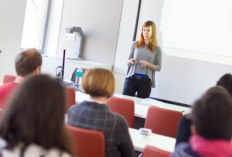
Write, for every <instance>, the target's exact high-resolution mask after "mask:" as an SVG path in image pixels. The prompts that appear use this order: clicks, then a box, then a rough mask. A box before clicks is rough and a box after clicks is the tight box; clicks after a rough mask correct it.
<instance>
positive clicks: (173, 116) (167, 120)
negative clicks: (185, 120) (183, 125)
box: [144, 106, 182, 137]
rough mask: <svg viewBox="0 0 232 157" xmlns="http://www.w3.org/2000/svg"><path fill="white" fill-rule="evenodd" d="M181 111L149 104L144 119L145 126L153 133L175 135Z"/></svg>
mask: <svg viewBox="0 0 232 157" xmlns="http://www.w3.org/2000/svg"><path fill="white" fill-rule="evenodd" d="M181 117H182V112H179V111H173V110H168V109H164V108H159V107H155V106H150V107H149V109H148V112H147V117H146V120H145V126H144V127H145V128H149V129H151V130H152V132H153V133H156V134H161V135H164V136H169V137H175V136H176V132H177V129H178V125H179V121H180V119H181Z"/></svg>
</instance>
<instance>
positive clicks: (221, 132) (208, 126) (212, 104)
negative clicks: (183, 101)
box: [191, 86, 232, 140]
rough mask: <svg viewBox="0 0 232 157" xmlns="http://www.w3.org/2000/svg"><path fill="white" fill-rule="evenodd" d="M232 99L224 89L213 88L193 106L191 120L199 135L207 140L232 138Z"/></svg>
mask: <svg viewBox="0 0 232 157" xmlns="http://www.w3.org/2000/svg"><path fill="white" fill-rule="evenodd" d="M231 113H232V98H231V96H230V95H229V93H228V92H227V91H226V90H225V89H224V88H222V87H220V86H216V87H212V88H210V89H209V90H207V91H206V93H205V94H204V95H203V96H202V97H201V98H200V99H199V100H197V101H196V102H195V104H194V105H193V109H192V113H191V119H192V122H193V124H194V126H195V128H196V131H197V133H198V134H199V135H200V136H202V137H204V138H207V139H224V140H230V139H231V137H232V114H231Z"/></svg>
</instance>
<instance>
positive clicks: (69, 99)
mask: <svg viewBox="0 0 232 157" xmlns="http://www.w3.org/2000/svg"><path fill="white" fill-rule="evenodd" d="M74 104H76V91H75V89H74V88H72V87H66V109H67V110H68V109H69V108H70V107H71V106H72V105H74Z"/></svg>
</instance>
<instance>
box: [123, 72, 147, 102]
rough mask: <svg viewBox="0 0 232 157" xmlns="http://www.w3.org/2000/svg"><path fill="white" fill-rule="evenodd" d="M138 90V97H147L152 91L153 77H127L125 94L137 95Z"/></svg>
mask: <svg viewBox="0 0 232 157" xmlns="http://www.w3.org/2000/svg"><path fill="white" fill-rule="evenodd" d="M136 92H137V97H139V98H147V97H149V96H150V93H151V79H150V78H144V77H138V76H134V75H133V76H131V77H128V78H126V79H125V83H124V88H123V93H122V94H123V95H129V96H135V93H136Z"/></svg>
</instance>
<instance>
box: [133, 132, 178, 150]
mask: <svg viewBox="0 0 232 157" xmlns="http://www.w3.org/2000/svg"><path fill="white" fill-rule="evenodd" d="M129 133H130V136H131V140H132V142H133V145H134V150H136V151H139V152H143V150H144V148H145V147H146V145H150V146H154V147H157V148H159V149H162V150H166V151H168V152H174V149H175V143H176V139H175V138H171V137H167V136H162V135H158V134H153V133H152V134H151V135H149V136H145V135H141V134H140V133H139V130H137V129H132V128H129Z"/></svg>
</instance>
